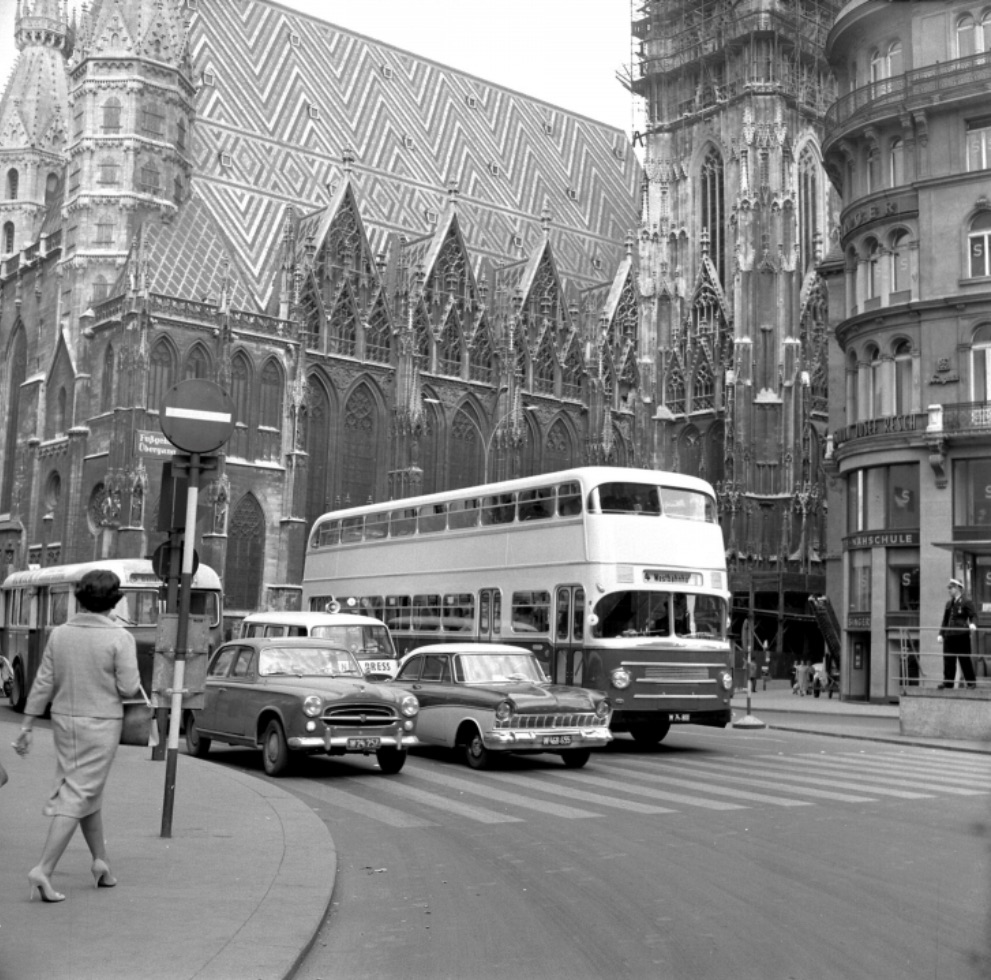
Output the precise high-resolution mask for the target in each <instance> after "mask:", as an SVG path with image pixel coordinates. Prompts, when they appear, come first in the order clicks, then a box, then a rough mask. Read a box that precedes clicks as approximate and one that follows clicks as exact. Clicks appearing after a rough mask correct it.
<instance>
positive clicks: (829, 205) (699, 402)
mask: <svg viewBox="0 0 991 980" xmlns="http://www.w3.org/2000/svg"><path fill="white" fill-rule="evenodd" d="M839 6H840V4H839V3H836V2H825V0H823V2H818V0H647V2H645V3H643V4H641V5H640V7H639V16H638V18H637V19H636V20H635V21H634V23H633V34H634V39H635V41H636V43H637V48H638V52H637V57H636V59H635V63H634V66H633V67H634V70H633V77H632V80H631V87H632V89H633V91H634V92H635V93H636V94H637V95H639V96H641V97H642V98H643V99H644V100H645V103H646V116H647V127H646V132H645V136H644V143H645V153H646V160H645V165H644V169H645V177H646V180H645V190H644V197H643V209H642V221H641V226H640V243H639V244H640V289H641V303H642V333H643V338H644V340H645V341H647V340H648V338H649V342H650V344H651V348H650V349H651V352H652V353H653V355H654V358H653V363H652V365H651V369H652V372H653V374H652V379H653V382H654V387H653V392H652V394H653V396H654V418H655V420H656V422H657V425H658V427H659V434H658V440H657V442H658V447H659V454H658V465H661V466H665V467H668V468H673V469H678V470H680V471H682V472H685V473H691V474H694V475H699V476H702V477H703V478H705V479H707V480H709V481H710V482H712V483H713V484H714V485H715V487H716V490H717V493H718V497H719V506H720V511H721V518H722V524H723V530H724V533H725V536H726V544H727V559H728V564H729V570H730V588H731V590H732V592H733V594H734V596H733V606H734V609H733V623H732V630H733V632H734V634H735V635H736V636H737V637H738V638H739V639H740V640H741V641H742V645H743V646H744V648H747V647H749V646H751V640H752V641H753V642H752V646H753V650H754V653H755V656H756V657H758V658H760V659H762V658H763V650H762V648H763V647H764V645H765V644H766V649H767V650H768V652H769V654H770V655H771V657H772V670H773V672H774V675H775V676H779V677H787V676H789V674H790V670H791V665H792V663H793V661H795V660H799V659H809V660H813V661H815V660H819V659H821V658H822V656H823V653H824V640H823V633H822V632H821V630H820V628H819V626H818V625H817V623H816V622H815V620H814V619H813V614H812V611H811V608H810V603H809V597H810V596H817V595H819V594H821V593H822V592H823V591H824V589H825V582H826V575H825V568H826V551H825V546H826V538H825V534H826V530H825V518H826V506H825V505H826V492H827V491H826V483H827V474H826V472H825V470H824V467H823V457H824V447H825V436H826V432H827V427H828V408H827V399H828V397H829V395H830V391H829V386H828V363H829V355H828V351H827V348H828V346H829V343H830V335H829V331H828V329H827V304H826V299H827V293H826V286H825V282H824V280H823V279H822V277H821V276H820V275H819V274H818V272H817V270H816V263H817V262H818V261H819V260H820V259H821V258H822V257H823V254H824V253H825V251H826V250H828V249H829V247H830V245H831V243H832V233H833V229H834V228H835V221H834V213H835V211H836V209H837V204H836V202H835V200H834V195H833V194H832V193H831V190H830V187H829V182H828V180H827V179H826V176H825V172H824V170H823V164H822V155H821V149H820V141H821V135H822V127H823V120H824V117H825V113H826V109H827V107H828V105H829V104H830V103H831V102H832V100H833V98H834V85H833V78H832V75H831V73H830V70H829V66H828V65H827V64H826V61H825V54H824V52H825V42H826V37H827V34H828V31H829V29H830V27H831V26H832V22H833V17H834V16H835V13H836V12H837V10H838V9H839Z"/></svg>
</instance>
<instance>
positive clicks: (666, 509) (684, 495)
mask: <svg viewBox="0 0 991 980" xmlns="http://www.w3.org/2000/svg"><path fill="white" fill-rule="evenodd" d="M658 490H660V498H659V499H658ZM589 510H590V511H592V512H593V513H594V512H596V511H597V512H599V513H601V514H642V515H645V516H647V517H659V516H660V515H661V514H663V515H664V516H665V517H676V518H681V519H682V520H688V521H706V522H708V523H710V524H711V523H715V520H716V508H715V504H714V501H713V499H712V498H711V497H710V496H709V495H708V494H705V493H702V492H701V491H698V490H688V489H685V488H684V487H664V486H662V487H657V486H656V485H654V484H651V483H632V482H629V481H624V482H622V483H601V484H599V486H597V487H596V488H595V489H594V490H592V493H591V494H590V495H589Z"/></svg>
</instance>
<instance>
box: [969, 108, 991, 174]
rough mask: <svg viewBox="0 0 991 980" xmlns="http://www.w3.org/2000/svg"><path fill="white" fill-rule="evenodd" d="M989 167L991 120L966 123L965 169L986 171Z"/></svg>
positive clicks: (990, 163) (984, 119) (990, 161)
mask: <svg viewBox="0 0 991 980" xmlns="http://www.w3.org/2000/svg"><path fill="white" fill-rule="evenodd" d="M989 166H991V119H988V118H986V117H985V118H983V119H973V120H971V121H970V122H968V123H967V169H968V170H986V169H987V168H988V167H989Z"/></svg>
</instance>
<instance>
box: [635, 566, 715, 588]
mask: <svg viewBox="0 0 991 980" xmlns="http://www.w3.org/2000/svg"><path fill="white" fill-rule="evenodd" d="M643 580H644V581H645V582H669V583H672V584H674V585H701V584H702V576H701V575H700V574H699V573H698V572H676V571H674V570H672V569H668V568H645V569H644V570H643Z"/></svg>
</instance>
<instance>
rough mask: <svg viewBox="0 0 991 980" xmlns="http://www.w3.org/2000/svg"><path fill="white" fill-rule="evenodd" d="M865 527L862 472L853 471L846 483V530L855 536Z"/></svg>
mask: <svg viewBox="0 0 991 980" xmlns="http://www.w3.org/2000/svg"><path fill="white" fill-rule="evenodd" d="M866 527H867V523H866V514H865V508H864V471H863V470H854V471H853V472H852V473H851V474H850V476H849V477H848V478H847V483H846V530H847V534H856V533H857V532H858V531H863V530H864V529H865V528H866Z"/></svg>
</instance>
